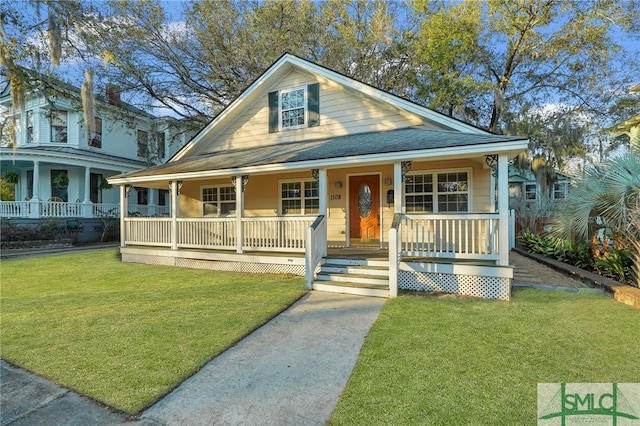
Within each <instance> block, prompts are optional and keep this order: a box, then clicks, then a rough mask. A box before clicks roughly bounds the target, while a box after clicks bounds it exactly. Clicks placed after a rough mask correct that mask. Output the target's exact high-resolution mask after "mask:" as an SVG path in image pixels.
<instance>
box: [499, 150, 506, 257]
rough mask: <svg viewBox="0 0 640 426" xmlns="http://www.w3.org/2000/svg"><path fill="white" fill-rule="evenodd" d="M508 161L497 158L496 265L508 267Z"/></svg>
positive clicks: (503, 157) (503, 158) (504, 156)
mask: <svg viewBox="0 0 640 426" xmlns="http://www.w3.org/2000/svg"><path fill="white" fill-rule="evenodd" d="M508 162H509V159H508V157H507V155H506V154H500V155H499V156H498V214H499V217H500V225H499V228H500V229H499V234H498V237H499V240H498V255H499V258H498V265H500V266H507V265H509V177H508V175H509V172H508V167H509V165H508Z"/></svg>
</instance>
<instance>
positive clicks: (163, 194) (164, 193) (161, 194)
mask: <svg viewBox="0 0 640 426" xmlns="http://www.w3.org/2000/svg"><path fill="white" fill-rule="evenodd" d="M168 199H169V191H168V190H166V189H160V190H158V205H159V206H166V205H167V200H168Z"/></svg>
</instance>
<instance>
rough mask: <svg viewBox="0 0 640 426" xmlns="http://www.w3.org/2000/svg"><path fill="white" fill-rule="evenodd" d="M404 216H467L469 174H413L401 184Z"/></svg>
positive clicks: (464, 172) (459, 172) (457, 172)
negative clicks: (420, 214) (448, 213)
mask: <svg viewBox="0 0 640 426" xmlns="http://www.w3.org/2000/svg"><path fill="white" fill-rule="evenodd" d="M404 189H405V207H406V210H407V213H418V212H425V213H443V212H465V213H466V212H469V207H470V206H469V200H470V197H469V173H468V172H466V171H455V172H433V173H415V174H412V175H409V176H408V177H407V181H406V182H405V186H404Z"/></svg>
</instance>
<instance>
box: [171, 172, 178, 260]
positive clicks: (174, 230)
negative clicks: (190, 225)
mask: <svg viewBox="0 0 640 426" xmlns="http://www.w3.org/2000/svg"><path fill="white" fill-rule="evenodd" d="M171 250H178V181H177V180H172V181H171Z"/></svg>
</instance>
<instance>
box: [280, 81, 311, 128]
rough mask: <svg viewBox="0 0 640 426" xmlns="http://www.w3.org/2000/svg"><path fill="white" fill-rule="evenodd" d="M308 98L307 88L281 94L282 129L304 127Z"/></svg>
mask: <svg viewBox="0 0 640 426" xmlns="http://www.w3.org/2000/svg"><path fill="white" fill-rule="evenodd" d="M306 97H307V90H306V88H305V87H301V88H298V89H292V90H287V91H284V90H283V91H282V92H280V127H281V128H282V129H293V128H296V127H303V126H304V124H305V117H306V116H307V108H306V102H305V98H306Z"/></svg>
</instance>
